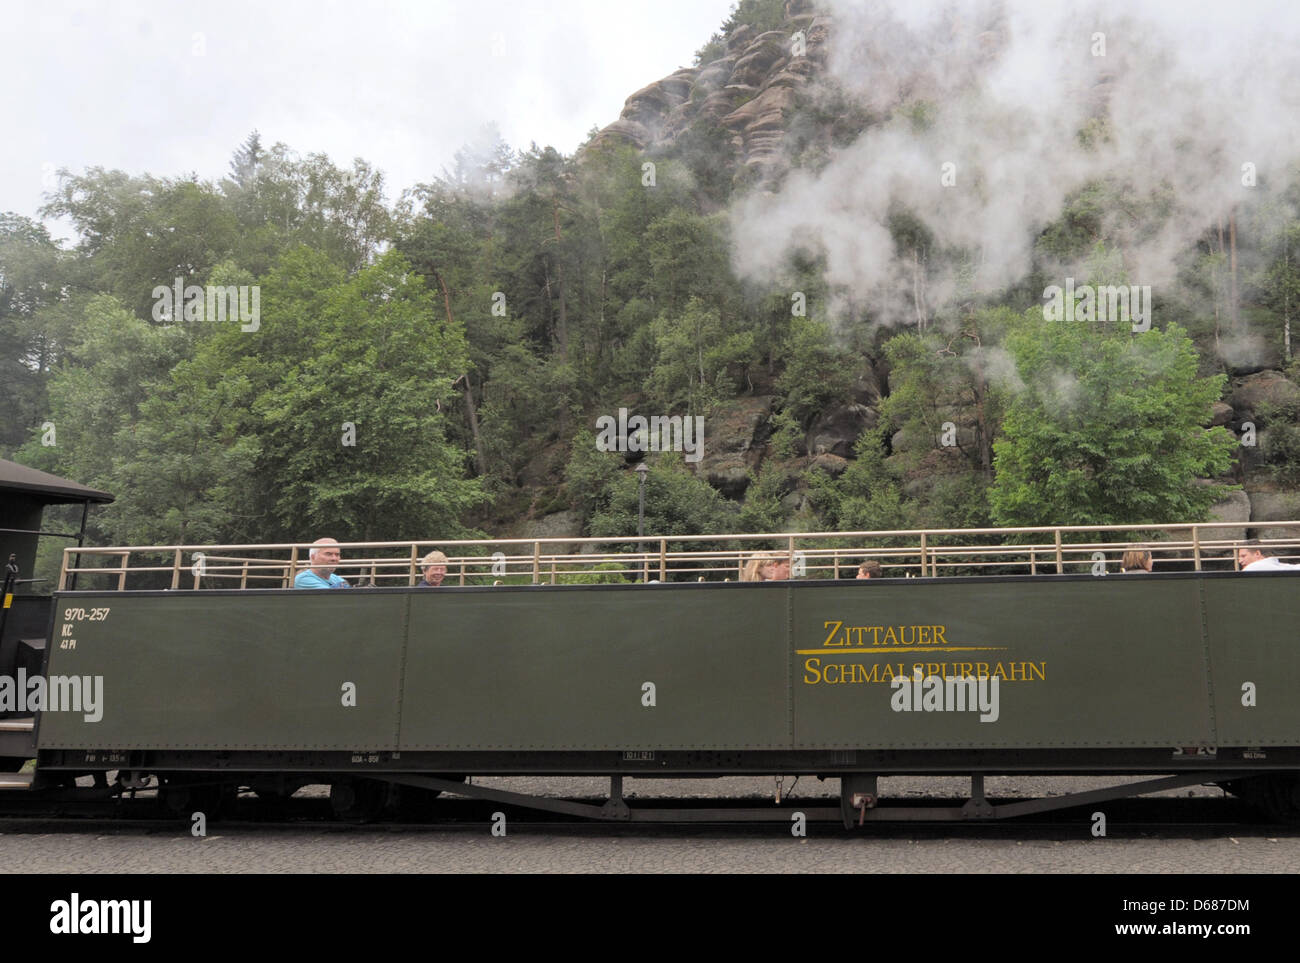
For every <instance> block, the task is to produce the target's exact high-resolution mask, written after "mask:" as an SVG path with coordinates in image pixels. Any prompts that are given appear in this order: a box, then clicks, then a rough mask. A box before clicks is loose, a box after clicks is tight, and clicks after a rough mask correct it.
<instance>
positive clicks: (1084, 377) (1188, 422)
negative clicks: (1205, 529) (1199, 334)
mask: <svg viewBox="0 0 1300 963" xmlns="http://www.w3.org/2000/svg"><path fill="white" fill-rule="evenodd" d="M1008 345H1009V348H1010V350H1011V353H1012V355H1013V356H1014V358H1015V361H1016V365H1017V368H1018V371H1019V375H1020V378H1021V379H1022V381H1023V382H1024V385H1025V387H1024V389H1023V390H1022V391H1021V392H1020V393H1019V394H1018V395H1017V396H1016V398H1015V400H1014V401H1013V402H1012V404H1011V406H1010V408H1009V410H1008V412H1007V416H1006V419H1005V421H1004V422H1003V437H1002V438H1001V439H999V440H998V441H997V442H996V443H995V445H994V450H995V452H996V463H995V468H996V475H997V477H996V480H995V482H994V484H993V487H992V488H991V490H990V492H989V500H990V504H991V506H992V510H993V517H994V519H995V520H996V521H997V523H998V524H1001V525H1085V524H1098V525H1112V524H1135V523H1141V522H1150V523H1163V522H1180V521H1185V522H1191V521H1198V520H1202V519H1203V518H1204V517H1205V514H1206V511H1207V510H1208V508H1209V506H1210V505H1211V504H1213V503H1214V501H1215V500H1216V499H1217V498H1218V497H1219V496H1220V494H1221V492H1222V490H1223V489H1222V488H1221V487H1219V486H1203V485H1197V484H1195V481H1196V479H1197V478H1202V477H1206V476H1211V477H1212V476H1216V475H1221V474H1222V473H1223V472H1224V471H1226V470H1227V468H1228V465H1229V463H1230V461H1231V458H1232V453H1233V450H1234V448H1235V442H1234V439H1233V438H1232V436H1231V434H1229V433H1228V432H1227V431H1226V430H1225V429H1223V428H1213V429H1210V430H1208V431H1207V430H1205V429H1202V428H1201V427H1200V425H1202V424H1203V423H1204V422H1205V421H1206V420H1207V419H1208V415H1209V411H1210V406H1211V404H1212V403H1213V402H1214V401H1216V400H1218V398H1219V395H1220V392H1221V390H1222V387H1223V381H1224V379H1223V377H1222V376H1218V377H1213V378H1200V377H1198V376H1197V356H1196V351H1195V349H1194V348H1193V346H1192V343H1191V341H1190V339H1188V338H1187V336H1186V334H1185V333H1184V332H1183V329H1182V328H1180V327H1179V326H1178V325H1177V324H1170V325H1169V326H1168V327H1167V328H1166V329H1165V330H1163V331H1162V330H1157V329H1154V328H1153V329H1152V330H1150V331H1147V332H1145V333H1142V334H1137V335H1132V334H1131V333H1129V332H1128V331H1127V330H1126V329H1125V328H1124V327H1122V326H1119V325H1116V326H1114V327H1110V328H1107V329H1104V330H1098V329H1097V328H1096V327H1094V326H1092V325H1088V324H1085V323H1080V322H1075V323H1070V322H1060V321H1047V320H1045V319H1044V318H1043V312H1042V310H1041V309H1031V310H1030V311H1028V312H1027V313H1026V315H1025V322H1024V327H1023V328H1022V329H1021V330H1019V331H1017V332H1016V333H1015V334H1013V335H1012V336H1011V337H1010V338H1009V341H1008Z"/></svg>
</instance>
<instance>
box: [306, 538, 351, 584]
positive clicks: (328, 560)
mask: <svg viewBox="0 0 1300 963" xmlns="http://www.w3.org/2000/svg"><path fill="white" fill-rule="evenodd" d="M307 558H308V560H309V561H310V562H311V568H305V569H303V570H302V571H301V572H299V573H298V575H297V576H296V577H295V578H294V580H293V587H294V588H296V589H302V588H305V589H323V588H352V586H351V585H349V584H348V583H347V582H346V581H345V580H344V579H343V578H342V577H341V576H338V575H335V574H334V569H335V567H336V566H337V565H338V564H339V561H340V559H341V555H340V553H339V543H338V542H336V541H335V540H334V539H332V538H318V539H316V541H314V542H312V543H311V551H309V552H308V553H307Z"/></svg>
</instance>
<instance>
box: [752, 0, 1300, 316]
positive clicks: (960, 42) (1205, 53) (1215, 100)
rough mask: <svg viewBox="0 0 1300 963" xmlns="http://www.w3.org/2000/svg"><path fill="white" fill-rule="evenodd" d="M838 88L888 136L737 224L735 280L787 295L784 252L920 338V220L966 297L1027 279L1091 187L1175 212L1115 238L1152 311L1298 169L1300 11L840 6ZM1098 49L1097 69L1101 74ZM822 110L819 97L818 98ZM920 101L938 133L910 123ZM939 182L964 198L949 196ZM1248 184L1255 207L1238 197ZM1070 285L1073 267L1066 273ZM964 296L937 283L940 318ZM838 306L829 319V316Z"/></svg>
mask: <svg viewBox="0 0 1300 963" xmlns="http://www.w3.org/2000/svg"><path fill="white" fill-rule="evenodd" d="M832 7H833V16H834V21H833V26H832V29H831V35H830V40H829V48H830V49H829V56H828V59H827V64H826V71H825V73H826V77H827V79H828V80H829V81H830V82H831V83H833V84H834V85H836V86H837V87H838V88H839V89H840V90H842V91H846V92H847V93H848V94H849V95H850V96H851V97H852V98H853V99H854V100H855V101H857V102H858V103H859V104H861V105H862V106H864V107H866V108H870V109H873V110H875V111H877V112H878V113H879V114H882V115H887V114H890V113H892V116H888V117H887V118H886V119H885V120H883V121H882V122H881V123H879V124H876V125H873V126H871V127H869V128H868V129H867V130H866V131H865V132H864V133H863V134H862V135H861V136H860V137H859V138H858V139H857V141H856V142H854V143H853V144H851V145H850V146H848V147H846V148H844V149H841V150H839V151H837V152H836V153H834V154H833V155H832V158H831V160H830V162H829V163H828V164H827V165H826V166H825V167H824V168H823V169H821V170H820V171H819V172H817V173H816V174H812V173H809V172H807V171H802V170H797V171H793V172H792V173H791V174H790V175H789V176H788V177H787V178H786V180H785V181H784V183H783V184H782V186H781V189H780V191H779V192H778V193H775V194H772V193H758V194H754V195H751V196H750V197H748V198H746V199H745V200H744V201H743V202H742V203H740V204H739V205H738V206H737V208H736V209H735V211H734V212H733V230H734V240H735V244H734V247H733V250H734V251H735V261H736V268H737V270H738V272H739V273H740V274H741V275H742V276H745V277H750V278H754V279H765V280H769V281H770V280H771V279H773V278H779V277H780V276H781V272H782V271H783V270H784V266H785V264H786V263H787V258H788V255H789V253H790V252H791V251H792V250H795V249H799V248H802V249H804V250H808V251H814V252H816V251H820V252H822V253H823V254H824V256H825V259H826V280H827V282H828V283H829V284H831V285H832V286H833V287H834V288H836V289H838V291H839V292H840V293H841V294H843V295H844V296H846V297H848V298H851V299H852V300H853V303H854V304H856V305H859V306H862V305H865V306H866V307H867V310H868V311H869V312H870V314H871V315H872V316H873V317H874V318H875V319H876V320H877V321H880V322H884V323H890V324H905V323H915V321H916V313H917V312H916V305H915V300H916V299H915V294H914V283H915V275H916V273H917V272H916V270H915V268H914V266H913V264H912V262H911V260H910V256H904V257H900V256H899V254H898V252H896V250H895V245H894V243H893V240H892V238H891V235H890V232H889V230H888V226H887V225H888V220H889V216H890V213H891V212H896V211H898V210H900V209H903V210H906V211H909V212H910V213H911V214H912V215H914V216H915V217H916V218H918V219H919V220H920V221H921V223H922V224H924V226H925V227H926V228H927V229H928V230H929V231H930V232H931V234H932V235H933V237H934V241H935V247H936V248H940V249H941V248H953V247H956V248H963V249H966V250H968V251H972V252H975V258H974V262H973V265H972V266H971V270H972V271H973V273H972V274H971V276H970V277H968V278H966V279H964V284H965V286H966V287H967V288H969V287H970V285H971V283H972V282H973V286H974V288H975V290H977V291H984V292H992V291H996V290H998V289H1000V288H1002V287H1005V286H1006V285H1009V284H1011V283H1013V282H1015V281H1017V280H1019V279H1022V278H1024V276H1025V274H1026V273H1027V272H1028V270H1029V269H1030V266H1031V258H1032V255H1033V248H1034V243H1035V239H1036V237H1037V235H1038V234H1039V232H1040V231H1041V230H1042V228H1043V227H1044V226H1046V225H1047V224H1048V223H1050V222H1051V221H1053V220H1055V219H1056V218H1057V217H1058V216H1059V214H1060V211H1061V207H1062V203H1063V201H1064V200H1065V198H1066V197H1067V195H1069V194H1071V193H1072V192H1074V191H1076V190H1078V189H1079V188H1080V187H1082V186H1083V185H1085V184H1086V183H1088V182H1089V181H1092V180H1096V179H1104V178H1111V179H1115V180H1116V181H1118V182H1120V183H1126V184H1128V185H1130V186H1131V190H1132V194H1133V196H1134V198H1135V202H1145V201H1149V200H1150V199H1151V198H1152V197H1153V196H1156V195H1157V194H1161V193H1163V195H1164V196H1165V197H1166V198H1167V199H1168V203H1169V204H1170V205H1171V208H1170V214H1169V217H1168V218H1167V219H1166V220H1165V222H1164V223H1163V226H1162V227H1161V229H1160V230H1159V231H1158V233H1155V234H1154V236H1146V235H1145V234H1143V233H1142V230H1143V229H1144V228H1146V227H1148V226H1149V225H1148V223H1147V222H1145V221H1144V219H1141V218H1137V217H1134V218H1133V219H1132V223H1131V224H1130V223H1126V222H1125V220H1124V218H1123V215H1121V221H1120V223H1119V224H1118V225H1117V227H1118V229H1119V230H1121V231H1128V230H1131V231H1132V233H1131V234H1125V235H1124V239H1125V243H1124V245H1123V247H1124V265H1123V267H1124V269H1125V271H1126V273H1127V275H1128V277H1129V279H1130V282H1131V283H1136V284H1149V285H1151V286H1152V287H1153V288H1154V289H1155V294H1156V296H1157V297H1159V296H1160V293H1161V292H1160V288H1161V286H1162V285H1167V284H1169V283H1170V282H1172V281H1173V279H1174V277H1175V273H1176V266H1175V262H1176V260H1177V258H1178V257H1179V256H1180V255H1181V254H1183V253H1184V252H1185V251H1186V249H1187V247H1188V246H1189V245H1191V244H1193V243H1194V242H1195V241H1196V240H1197V238H1199V237H1200V236H1201V235H1202V234H1203V233H1204V232H1205V230H1206V229H1207V228H1209V227H1211V226H1214V225H1215V224H1216V223H1218V222H1219V221H1220V220H1222V219H1224V218H1226V217H1227V215H1228V213H1229V212H1230V211H1231V210H1232V209H1233V208H1234V206H1235V205H1239V204H1241V203H1243V202H1244V201H1248V200H1251V199H1253V196H1254V195H1253V194H1252V192H1253V191H1257V190H1260V189H1261V188H1262V187H1263V186H1264V185H1265V184H1269V185H1270V187H1271V188H1273V189H1276V188H1277V187H1279V186H1281V182H1282V181H1283V179H1284V178H1285V177H1286V176H1287V175H1286V171H1287V163H1288V161H1291V160H1293V158H1294V156H1295V155H1296V154H1297V153H1300V151H1298V150H1297V143H1296V138H1295V130H1294V126H1295V121H1294V118H1295V117H1296V116H1297V108H1298V107H1300V83H1297V81H1298V80H1300V57H1297V56H1296V55H1295V53H1294V51H1295V50H1297V49H1300V8H1297V7H1295V6H1293V5H1292V4H1290V3H1289V2H1287V0H1279V2H1259V3H1249V2H1248V3H1240V4H1222V5H1215V6H1214V7H1213V8H1197V9H1196V12H1195V14H1194V15H1189V12H1188V10H1189V8H1188V5H1186V4H1184V3H1175V2H1152V0H1147V2H1140V3H1137V4H1134V3H1131V2H1122V3H1110V2H1092V3H1066V4H1053V3H1050V2H1049V3H1039V2H1035V0H1026V2H1024V3H1007V4H1000V3H992V2H987V0H985V2H975V3H963V4H961V5H960V6H959V7H954V6H952V5H949V4H940V3H934V2H911V0H907V2H903V3H898V4H890V3H881V2H873V3H865V4H864V3H860V2H849V0H835V2H833V3H832ZM1102 44H1104V55H1100V56H1099V55H1096V54H1097V52H1098V51H1099V50H1100V49H1101V45H1102ZM810 93H811V94H812V95H813V96H814V97H816V96H819V95H827V96H828V94H826V92H819V91H817V90H814V91H811V92H810ZM918 101H927V102H928V103H929V104H930V105H932V108H933V113H932V123H930V124H929V125H928V126H926V125H922V124H915V123H913V122H912V120H911V119H910V118H909V117H907V116H904V115H903V113H902V112H901V111H900V110H899V108H903V107H906V106H907V105H910V104H915V103H917V102H918ZM1103 108H1104V111H1105V113H1106V115H1107V116H1108V118H1109V125H1110V131H1111V139H1110V141H1109V142H1107V143H1101V144H1100V145H1099V146H1098V149H1096V150H1093V151H1089V150H1086V149H1085V148H1084V147H1083V146H1082V145H1081V143H1080V141H1079V137H1078V134H1079V131H1080V130H1081V129H1082V128H1084V127H1085V126H1086V125H1087V124H1088V123H1089V121H1090V118H1093V117H1096V116H1097V115H1098V114H1099V113H1101V112H1102V110H1103ZM945 163H951V164H953V165H955V169H953V170H954V175H955V184H954V185H953V186H943V184H942V183H941V175H942V173H943V170H944V167H943V165H944V164H945ZM1247 163H1249V164H1253V165H1254V169H1255V171H1256V172H1257V177H1258V181H1259V184H1260V185H1261V187H1259V188H1251V187H1247V186H1244V185H1243V183H1242V176H1243V173H1242V171H1243V168H1242V165H1243V164H1247ZM1065 267H1066V266H1062V269H1063V270H1064V269H1065ZM956 288H957V279H956V278H951V277H948V278H939V279H938V280H937V281H936V280H935V279H934V278H931V279H930V281H929V285H928V287H927V288H926V290H925V291H924V297H925V301H926V303H927V304H928V306H929V307H930V309H931V311H933V309H934V308H935V307H936V306H939V305H941V304H942V303H943V300H944V299H945V298H946V297H948V296H950V295H951V294H952V293H953V292H954V291H955V290H956ZM839 307H840V304H833V305H832V312H834V311H836V310H837V309H838V308H839Z"/></svg>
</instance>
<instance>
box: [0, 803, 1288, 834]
mask: <svg viewBox="0 0 1300 963" xmlns="http://www.w3.org/2000/svg"><path fill="white" fill-rule="evenodd" d="M151 797H152V794H146V793H141V794H139V795H138V796H137V797H136V798H134V799H130V798H127V799H119V800H113V801H109V802H99V803H88V802H76V803H51V802H43V801H40V800H25V801H21V802H17V801H16V802H13V803H10V802H9V801H8V800H6V805H5V806H4V807H3V809H0V834H4V833H14V834H30V833H102V834H123V833H146V834H148V833H176V834H185V835H188V834H190V832H191V821H190V818H189V816H188V814H187V815H183V816H177V815H173V814H163V813H160V806H159V803H158V801H157V799H155V798H151ZM573 801H575V802H582V803H587V804H590V805H599V804H600V803H601V802H602V800H600V799H576V800H573ZM830 801H831V800H829V799H827V798H825V797H818V798H809V799H806V800H799V799H787V800H785V801H784V802H783V803H782V804H781V805H780V806H777V805H774V804H772V802H771V800H770V799H767V800H764V799H762V798H756V797H743V798H710V799H698V798H697V799H690V800H678V799H668V798H652V799H641V800H635V799H634V800H629V803H631V804H632V808H633V809H634V810H636V811H638V812H641V813H646V814H652V813H653V814H655V815H654V816H652V817H651V818H652V819H653V820H654V821H652V822H625V821H598V820H582V819H574V818H573V817H571V816H566V815H564V814H558V813H548V812H541V811H537V810H531V809H522V808H519V807H513V806H509V805H504V804H493V803H490V802H485V801H482V800H474V799H462V798H447V799H439V800H437V801H436V802H434V803H433V804H432V805H431V806H428V807H426V809H425V810H424V811H422V812H420V813H412V812H403V811H400V810H399V811H397V812H392V813H386V814H384V815H383V816H381V817H378V818H375V819H370V820H355V819H354V820H348V819H340V818H339V817H337V816H336V815H335V814H334V813H333V811H332V810H331V807H330V804H329V801H328V799H324V798H311V797H309V798H291V799H288V800H283V801H281V800H276V801H272V802H268V801H266V800H261V799H257V798H255V797H252V796H241V797H240V798H238V799H237V800H235V801H234V802H233V804H232V805H229V806H228V807H226V809H225V810H223V811H222V812H221V813H220V814H217V815H216V816H209V814H205V822H206V826H205V829H206V832H207V834H208V835H214V834H223V835H224V834H230V833H236V832H237V833H259V832H298V831H311V832H354V833H355V832H362V833H366V832H370V833H390V832H411V833H421V832H433V833H436V832H456V833H462V832H463V833H478V832H483V833H486V832H489V831H490V827H491V826H492V824H493V821H494V818H496V814H497V813H503V814H504V816H505V819H506V821H507V824H508V826H509V831H510V833H512V834H515V833H521V832H523V833H534V834H566V835H588V836H647V837H653V836H681V835H709V836H738V837H766V836H771V835H773V834H786V833H789V832H790V827H791V826H792V825H793V821H794V817H795V814H796V813H803V814H804V821H805V823H806V825H807V827H808V832H809V833H810V834H815V835H818V836H825V835H828V834H833V835H849V834H857V835H860V836H863V837H866V838H879V839H903V838H924V839H942V838H966V839H969V838H986V839H1016V840H1030V839H1078V838H1081V837H1087V836H1090V835H1091V833H1092V827H1093V819H1092V812H1093V810H1092V809H1091V808H1090V807H1080V808H1076V809H1072V810H1061V811H1057V812H1052V813H1044V814H1038V815H1036V816H1033V817H1022V818H1019V819H1007V820H997V821H992V820H989V821H968V822H944V823H930V822H915V821H910V822H889V821H885V820H879V821H875V822H872V823H870V824H868V825H866V826H863V827H861V828H855V829H854V830H852V831H851V833H849V834H846V831H845V830H844V828H843V826H842V825H841V821H840V816H839V811H838V808H837V807H831V806H828V805H827V804H828V802H830ZM990 801H991V802H994V803H995V804H996V803H999V802H1008V801H1012V800H990ZM961 802H962V800H960V799H955V800H954V799H932V800H925V801H922V802H921V803H920V804H921V805H932V806H934V807H937V808H941V807H951V806H960V805H961ZM906 804H907V805H908V806H916V805H918V801H917V800H906ZM687 805H688V806H689V808H690V810H692V812H693V815H692V817H691V819H690V821H685V820H682V821H677V820H675V819H674V815H673V811H674V810H675V809H676V810H680V809H682V808H683V807H684V806H687ZM879 808H880V809H881V810H884V811H887V810H888V809H889V808H890V805H889V804H888V803H882V805H881V806H880V807H879ZM738 810H743V811H746V812H751V813H755V812H756V813H757V814H758V815H759V816H760V817H761V818H760V819H754V818H752V817H750V818H748V819H747V820H746V821H744V822H737V821H735V819H734V818H732V814H733V813H734V812H736V811H738ZM765 810H766V811H767V812H768V813H770V815H766V814H765V812H764V811H765ZM709 811H714V812H716V813H717V818H716V820H714V819H711V818H709V816H708V813H709ZM1101 811H1103V812H1104V813H1105V816H1106V836H1107V838H1111V839H1135V838H1153V837H1154V838H1222V837H1224V836H1231V837H1234V838H1241V837H1249V838H1259V837H1266V838H1273V837H1277V838H1300V825H1292V824H1283V823H1276V822H1271V821H1268V820H1265V819H1263V818H1261V817H1259V816H1258V815H1257V814H1256V813H1255V812H1254V811H1253V810H1252V809H1250V808H1249V807H1248V806H1246V805H1244V804H1242V803H1241V802H1240V801H1239V800H1235V799H1231V798H1195V799H1186V798H1184V799H1178V798H1153V799H1125V800H1118V801H1113V802H1111V803H1108V804H1106V805H1105V806H1104V807H1101Z"/></svg>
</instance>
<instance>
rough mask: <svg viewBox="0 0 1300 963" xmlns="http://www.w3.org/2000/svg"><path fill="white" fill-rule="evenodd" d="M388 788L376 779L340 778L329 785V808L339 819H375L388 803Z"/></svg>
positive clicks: (386, 784)
mask: <svg viewBox="0 0 1300 963" xmlns="http://www.w3.org/2000/svg"><path fill="white" fill-rule="evenodd" d="M390 788H391V787H390V785H389V784H388V783H386V782H381V781H380V780H378V779H340V780H339V781H337V782H335V783H333V784H332V785H331V786H330V808H331V809H333V810H334V815H335V816H338V817H339V818H340V819H353V820H360V821H363V822H364V821H366V820H370V819H376V818H378V817H379V815H380V814H381V813H383V811H384V808H385V807H386V806H387V805H388V802H389V796H390Z"/></svg>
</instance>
